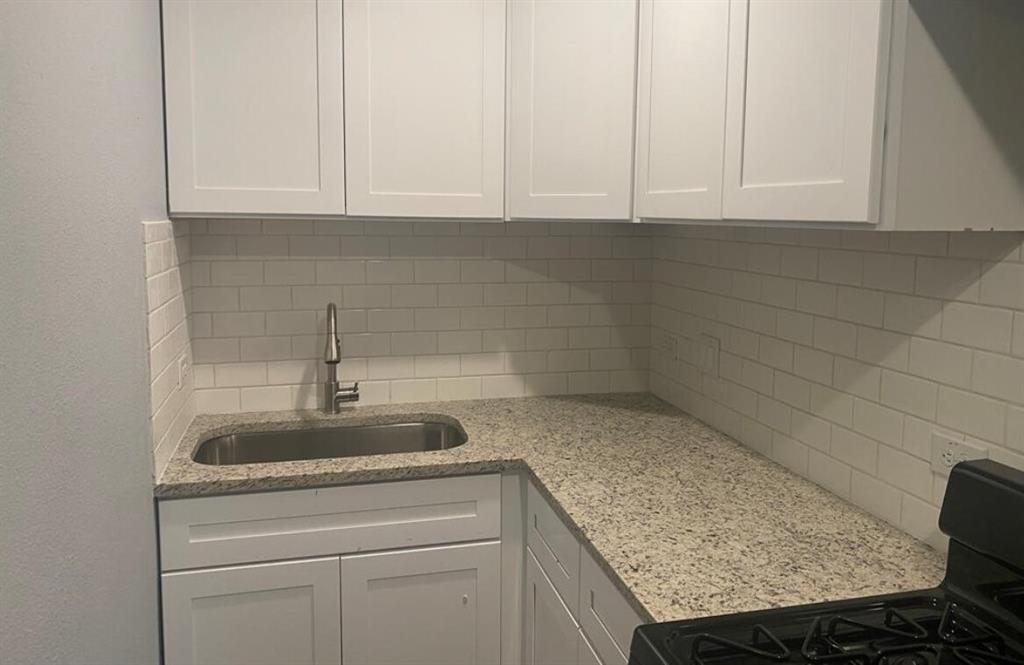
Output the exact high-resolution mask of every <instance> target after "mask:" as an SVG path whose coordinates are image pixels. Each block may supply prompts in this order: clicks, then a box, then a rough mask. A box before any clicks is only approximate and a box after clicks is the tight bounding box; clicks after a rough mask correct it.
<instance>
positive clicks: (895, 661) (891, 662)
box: [878, 646, 939, 665]
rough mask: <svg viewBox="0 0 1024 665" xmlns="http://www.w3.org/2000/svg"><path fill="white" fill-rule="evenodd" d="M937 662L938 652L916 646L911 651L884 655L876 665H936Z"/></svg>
mask: <svg viewBox="0 0 1024 665" xmlns="http://www.w3.org/2000/svg"><path fill="white" fill-rule="evenodd" d="M938 662H939V653H938V651H936V650H935V649H932V648H929V647H925V648H920V647H917V646H915V647H912V650H911V651H906V652H903V653H891V654H885V655H882V656H881V657H879V659H878V665H936V663H938Z"/></svg>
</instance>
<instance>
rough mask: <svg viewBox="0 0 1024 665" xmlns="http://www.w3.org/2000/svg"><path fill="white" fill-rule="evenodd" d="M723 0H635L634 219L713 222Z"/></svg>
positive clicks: (718, 204)
mask: <svg viewBox="0 0 1024 665" xmlns="http://www.w3.org/2000/svg"><path fill="white" fill-rule="evenodd" d="M728 43H729V2H728V0H641V2H640V49H639V58H640V60H639V66H638V75H639V83H638V86H637V89H638V98H637V147H636V204H635V210H636V216H637V217H661V218H684V219H718V218H720V217H721V216H722V154H723V150H724V143H725V88H726V65H727V56H728Z"/></svg>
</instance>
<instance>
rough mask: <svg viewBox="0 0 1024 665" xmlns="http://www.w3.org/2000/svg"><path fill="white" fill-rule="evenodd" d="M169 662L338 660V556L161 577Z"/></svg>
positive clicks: (254, 664) (266, 664) (320, 663)
mask: <svg viewBox="0 0 1024 665" xmlns="http://www.w3.org/2000/svg"><path fill="white" fill-rule="evenodd" d="M162 590H163V622H164V659H165V662H166V663H167V665H212V664H214V663H225V664H226V663H246V665H279V664H280V663H294V664H295V665H302V664H309V665H329V664H333V665H337V663H339V662H340V660H341V628H340V626H341V612H340V602H339V598H338V558H337V557H329V558H325V559H307V560H304V561H289V562H284V563H266V564H258V565H254V566H237V567H234V568H217V569H212V570H193V571H186V572H181V573H167V574H164V575H163V576H162Z"/></svg>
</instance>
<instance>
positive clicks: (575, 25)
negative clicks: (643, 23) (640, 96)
mask: <svg viewBox="0 0 1024 665" xmlns="http://www.w3.org/2000/svg"><path fill="white" fill-rule="evenodd" d="M636 14H637V7H636V0H587V1H585V2H581V1H580V0H515V1H514V2H511V3H510V17H511V24H510V30H511V35H510V41H511V49H510V53H511V56H510V57H511V64H510V68H509V76H510V87H509V95H510V100H509V152H510V163H509V169H510V173H509V195H510V201H509V214H510V216H511V217H514V218H538V217H540V218H592V219H627V218H629V217H630V207H631V202H630V190H631V181H632V171H633V159H632V153H633V149H632V146H633V97H634V82H635V80H634V75H635V65H636V19H637V17H636Z"/></svg>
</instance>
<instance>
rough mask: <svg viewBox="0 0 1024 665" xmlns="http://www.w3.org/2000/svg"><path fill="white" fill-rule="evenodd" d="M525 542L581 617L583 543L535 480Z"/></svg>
mask: <svg viewBox="0 0 1024 665" xmlns="http://www.w3.org/2000/svg"><path fill="white" fill-rule="evenodd" d="M526 544H527V545H528V546H529V547H530V550H531V551H532V552H533V553H534V556H536V557H537V562H538V563H540V567H541V568H542V569H543V570H544V573H545V574H547V576H548V578H549V579H550V580H551V583H552V584H553V585H554V586H555V589H557V590H558V594H559V595H560V596H561V597H562V600H563V601H564V602H565V605H566V607H568V608H569V611H570V612H571V613H572V616H573V617H574V618H578V617H579V604H578V603H579V580H580V543H579V541H578V540H576V536H574V535H573V533H572V532H571V531H569V528H568V527H567V526H566V525H565V523H564V522H562V520H561V519H560V518H559V517H558V515H556V514H555V511H554V510H553V509H552V508H551V506H550V505H549V504H548V502H547V501H546V500H545V499H544V497H542V496H541V495H540V492H538V491H537V488H536V487H534V486H533V485H532V484H531V485H530V486H529V489H527V491H526Z"/></svg>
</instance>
